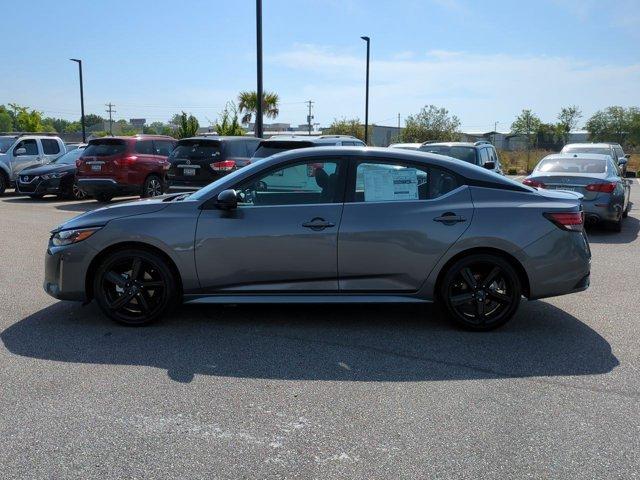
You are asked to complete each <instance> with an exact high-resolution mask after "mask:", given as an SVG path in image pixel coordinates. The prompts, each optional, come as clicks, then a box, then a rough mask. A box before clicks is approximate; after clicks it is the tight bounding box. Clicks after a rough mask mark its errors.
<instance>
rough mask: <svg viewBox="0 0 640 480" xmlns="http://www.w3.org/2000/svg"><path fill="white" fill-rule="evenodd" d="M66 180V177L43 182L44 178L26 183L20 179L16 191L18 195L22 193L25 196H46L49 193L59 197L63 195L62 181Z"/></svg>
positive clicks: (17, 181)
mask: <svg viewBox="0 0 640 480" xmlns="http://www.w3.org/2000/svg"><path fill="white" fill-rule="evenodd" d="M64 179H65V177H61V178H51V179H49V180H43V179H42V178H40V177H37V178H35V179H33V180H32V181H30V182H26V183H25V182H23V181H22V180H20V178H18V180H16V190H17V191H18V193H22V194H24V195H46V194H47V193H51V194H54V195H58V194H60V193H62V190H63V187H62V181H63V180H64Z"/></svg>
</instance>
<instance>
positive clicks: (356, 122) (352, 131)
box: [322, 118, 371, 142]
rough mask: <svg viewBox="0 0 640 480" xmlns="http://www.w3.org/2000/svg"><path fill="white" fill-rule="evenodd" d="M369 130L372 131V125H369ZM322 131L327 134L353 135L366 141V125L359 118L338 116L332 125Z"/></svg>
mask: <svg viewBox="0 0 640 480" xmlns="http://www.w3.org/2000/svg"><path fill="white" fill-rule="evenodd" d="M369 132H371V127H369ZM322 133H323V134H325V135H352V136H354V137H357V138H359V139H360V140H362V141H363V142H364V125H363V124H362V123H361V122H360V119H359V118H351V119H346V118H343V119H342V120H339V119H337V118H336V119H334V120H333V123H332V124H331V126H329V128H326V129H324V130H323V131H322Z"/></svg>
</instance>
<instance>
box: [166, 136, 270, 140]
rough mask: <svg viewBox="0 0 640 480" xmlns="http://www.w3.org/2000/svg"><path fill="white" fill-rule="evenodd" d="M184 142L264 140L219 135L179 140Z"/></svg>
mask: <svg viewBox="0 0 640 480" xmlns="http://www.w3.org/2000/svg"><path fill="white" fill-rule="evenodd" d="M183 140H198V141H199V142H220V141H224V142H259V141H261V140H262V139H261V138H256V137H249V136H246V137H245V136H239V135H221V136H217V135H206V136H205V135H196V136H195V137H187V138H181V139H180V140H178V141H179V142H181V141H183Z"/></svg>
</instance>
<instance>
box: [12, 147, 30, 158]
mask: <svg viewBox="0 0 640 480" xmlns="http://www.w3.org/2000/svg"><path fill="white" fill-rule="evenodd" d="M26 154H27V149H26V148H24V147H20V148H16V149H15V150H14V151H13V155H14V156H15V157H19V156H20V155H26Z"/></svg>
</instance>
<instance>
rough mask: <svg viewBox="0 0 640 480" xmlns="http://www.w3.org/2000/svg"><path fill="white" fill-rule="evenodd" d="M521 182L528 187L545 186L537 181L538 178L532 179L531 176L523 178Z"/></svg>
mask: <svg viewBox="0 0 640 480" xmlns="http://www.w3.org/2000/svg"><path fill="white" fill-rule="evenodd" d="M522 183H523V184H524V185H528V186H529V187H534V188H546V187H547V186H546V185H545V184H544V183H542V182H539V181H538V180H534V179H533V178H525V179H524V180H523V181H522Z"/></svg>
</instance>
